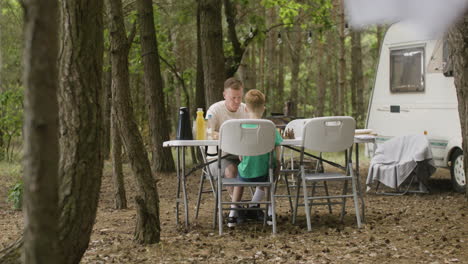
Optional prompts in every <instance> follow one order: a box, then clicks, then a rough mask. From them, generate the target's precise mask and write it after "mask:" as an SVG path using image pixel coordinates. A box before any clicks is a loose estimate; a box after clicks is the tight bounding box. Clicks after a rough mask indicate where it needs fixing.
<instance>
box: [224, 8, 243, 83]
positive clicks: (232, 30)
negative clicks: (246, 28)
mask: <svg viewBox="0 0 468 264" xmlns="http://www.w3.org/2000/svg"><path fill="white" fill-rule="evenodd" d="M223 3H224V15H225V17H226V23H227V32H228V38H229V40H230V42H231V44H232V51H233V53H232V55H231V56H228V57H227V58H226V59H227V60H226V63H227V65H226V66H225V69H226V78H229V77H232V76H234V74H235V73H236V72H237V70H238V69H239V66H240V65H241V61H242V57H243V56H244V52H245V49H244V48H242V46H241V43H240V42H239V39H238V38H237V32H236V19H237V18H236V16H237V9H236V7H235V6H233V5H232V3H231V0H223Z"/></svg>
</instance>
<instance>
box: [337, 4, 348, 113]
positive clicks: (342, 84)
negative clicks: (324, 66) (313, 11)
mask: <svg viewBox="0 0 468 264" xmlns="http://www.w3.org/2000/svg"><path fill="white" fill-rule="evenodd" d="M337 1H338V4H337V7H338V10H339V11H338V12H339V13H338V34H339V41H338V45H339V53H338V54H339V55H338V56H339V57H338V61H339V63H338V67H339V74H338V76H339V79H338V100H337V101H336V107H337V113H338V115H344V114H345V109H346V106H345V105H346V102H345V100H346V47H345V38H346V36H345V18H344V6H343V0H337Z"/></svg>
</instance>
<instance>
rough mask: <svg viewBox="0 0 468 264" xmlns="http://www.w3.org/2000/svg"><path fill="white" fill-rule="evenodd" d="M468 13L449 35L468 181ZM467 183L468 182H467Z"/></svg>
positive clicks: (464, 163)
mask: <svg viewBox="0 0 468 264" xmlns="http://www.w3.org/2000/svg"><path fill="white" fill-rule="evenodd" d="M467 36H468V11H467V12H465V15H464V16H463V18H462V19H461V20H460V22H459V23H458V24H456V25H455V26H454V27H453V28H452V30H451V31H450V33H449V42H450V47H451V49H452V56H451V57H452V63H453V74H454V78H455V87H456V88H457V97H458V113H459V115H460V125H461V134H462V139H463V145H462V148H463V150H464V151H463V152H464V159H463V160H464V161H463V165H464V168H465V177H466V178H467V179H468V158H467V155H466V152H467V150H468V39H467ZM465 182H468V181H466V180H465ZM465 197H466V198H467V200H468V184H466V193H465Z"/></svg>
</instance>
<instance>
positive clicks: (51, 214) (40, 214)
mask: <svg viewBox="0 0 468 264" xmlns="http://www.w3.org/2000/svg"><path fill="white" fill-rule="evenodd" d="M24 7H25V39H24V43H25V49H24V65H25V69H24V84H25V96H24V117H25V118H24V130H23V131H24V176H23V177H24V198H23V207H24V223H25V227H24V251H23V261H24V263H62V262H63V260H62V257H61V254H60V250H59V239H58V238H59V229H58V227H59V225H58V223H59V211H58V174H57V173H58V159H59V153H58V105H57V86H58V78H57V54H58V23H57V14H58V13H57V12H58V2H57V1H53V0H52V1H38V0H27V1H25V2H24ZM44 47H47V49H44ZM44 102H47V103H44Z"/></svg>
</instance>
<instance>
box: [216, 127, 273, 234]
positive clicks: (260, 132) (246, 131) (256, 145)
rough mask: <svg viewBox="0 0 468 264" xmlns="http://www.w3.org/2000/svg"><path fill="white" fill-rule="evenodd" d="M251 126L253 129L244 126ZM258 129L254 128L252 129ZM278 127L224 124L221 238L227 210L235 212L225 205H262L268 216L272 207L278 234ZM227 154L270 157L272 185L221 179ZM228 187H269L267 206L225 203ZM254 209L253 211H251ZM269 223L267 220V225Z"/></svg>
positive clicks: (219, 169) (219, 187)
mask: <svg viewBox="0 0 468 264" xmlns="http://www.w3.org/2000/svg"><path fill="white" fill-rule="evenodd" d="M244 125H249V126H244ZM252 125H254V126H252ZM275 129H276V128H275V124H274V123H273V122H271V121H269V120H263V119H236V120H228V121H226V122H224V123H223V124H222V126H221V128H220V132H219V152H218V153H219V154H218V157H219V158H218V188H217V201H218V225H219V234H220V235H222V234H223V210H231V209H233V208H230V207H229V208H224V207H223V206H224V205H231V204H236V205H238V204H262V205H265V208H262V207H260V208H258V210H265V215H267V214H268V205H270V204H271V208H272V211H271V213H272V220H273V233H276V212H275V197H274V179H273V178H274V176H273V150H274V148H275V133H276V132H275ZM222 151H224V152H227V153H230V154H233V155H239V156H258V155H262V154H265V153H269V169H268V175H269V181H268V182H244V181H241V180H239V179H237V178H234V179H231V178H223V177H221V161H220V160H221V159H220V158H221V152H222ZM227 186H232V187H234V186H248V187H253V186H263V187H268V195H267V197H268V198H269V200H268V201H265V202H250V201H240V202H235V203H233V202H232V201H229V202H227V201H226V202H225V201H223V197H222V192H221V190H222V188H223V187H227ZM249 209H251V208H249ZM265 223H266V217H265V221H264V225H265Z"/></svg>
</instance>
